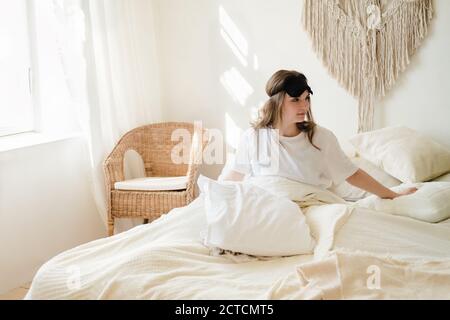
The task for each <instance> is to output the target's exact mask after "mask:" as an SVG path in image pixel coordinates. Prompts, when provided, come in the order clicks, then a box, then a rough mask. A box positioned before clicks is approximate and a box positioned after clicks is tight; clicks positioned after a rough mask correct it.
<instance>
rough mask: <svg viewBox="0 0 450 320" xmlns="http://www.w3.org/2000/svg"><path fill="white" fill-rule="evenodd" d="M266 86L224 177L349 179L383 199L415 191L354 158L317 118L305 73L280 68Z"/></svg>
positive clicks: (323, 183)
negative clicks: (381, 179)
mask: <svg viewBox="0 0 450 320" xmlns="http://www.w3.org/2000/svg"><path fill="white" fill-rule="evenodd" d="M266 92H267V94H268V95H269V97H270V98H269V99H268V100H267V102H266V103H265V105H264V106H263V108H262V111H261V113H260V117H259V119H258V120H257V121H256V122H255V123H253V128H250V129H248V130H247V131H245V132H244V134H243V136H242V138H241V142H240V144H239V147H238V150H237V152H236V158H235V161H234V163H233V165H232V166H231V170H230V171H229V172H228V174H226V175H225V177H224V180H234V181H240V180H242V179H243V178H244V177H245V175H247V174H250V175H253V176H261V175H278V176H283V177H286V178H289V179H293V180H296V181H300V182H303V183H308V184H312V185H316V186H320V187H323V188H329V187H331V185H332V184H333V183H334V184H335V185H338V184H340V183H341V182H343V181H344V180H345V181H347V182H348V183H350V184H352V185H353V186H355V187H358V188H361V189H363V190H366V191H368V192H370V193H373V194H375V195H377V196H379V197H380V198H383V199H394V198H396V197H399V196H402V195H407V194H411V193H414V192H415V191H417V189H416V188H409V189H407V190H405V191H403V192H401V193H396V192H394V191H392V190H390V189H388V188H386V187H384V186H383V185H382V184H380V183H378V182H377V181H376V180H375V179H373V178H372V177H371V176H370V175H368V174H367V173H366V172H365V171H363V170H361V169H359V168H358V167H357V166H356V165H355V164H353V162H351V161H350V159H349V158H348V157H347V156H346V155H345V153H344V152H343V151H342V149H341V148H340V146H339V143H338V141H337V139H336V136H335V135H334V134H333V133H332V132H331V131H330V130H328V129H326V128H323V127H321V126H318V125H316V124H315V123H314V119H313V116H312V112H311V108H310V96H311V95H312V94H313V91H312V90H311V88H310V87H309V86H308V83H307V79H306V77H305V76H304V75H303V74H301V73H299V72H297V71H287V70H279V71H277V72H276V73H275V74H274V75H273V76H272V77H271V78H270V79H269V81H268V82H267V85H266ZM261 150H263V151H264V150H265V151H266V152H267V153H266V154H263V153H264V152H261Z"/></svg>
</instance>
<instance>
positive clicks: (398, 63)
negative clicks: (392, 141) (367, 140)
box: [302, 0, 433, 132]
mask: <svg viewBox="0 0 450 320" xmlns="http://www.w3.org/2000/svg"><path fill="white" fill-rule="evenodd" d="M432 16H433V8H432V0H305V4H304V8H303V17H302V19H303V25H304V27H305V29H306V31H307V32H308V33H309V35H310V37H311V40H312V43H313V48H314V50H315V52H316V54H317V55H318V56H319V57H320V59H321V60H322V61H323V63H324V64H325V66H326V68H327V69H328V70H329V71H330V73H331V74H332V76H333V77H335V78H336V79H337V80H338V81H339V83H340V85H342V86H343V87H344V88H345V89H346V90H348V91H349V92H350V93H351V94H352V95H353V96H355V97H356V98H357V99H358V132H364V131H370V130H373V125H374V123H373V118H374V103H375V100H376V99H378V98H380V97H383V96H384V95H385V92H386V91H387V90H389V89H390V88H392V86H393V85H394V83H395V81H396V80H397V77H398V76H399V74H400V73H401V72H402V71H403V70H405V68H406V66H407V65H408V64H409V62H410V58H411V56H412V55H413V54H414V53H415V51H416V49H417V48H418V47H419V46H420V44H421V42H422V40H423V39H424V37H425V36H426V34H427V32H428V28H429V24H430V21H431V19H432Z"/></svg>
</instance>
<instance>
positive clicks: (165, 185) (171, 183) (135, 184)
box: [114, 176, 188, 191]
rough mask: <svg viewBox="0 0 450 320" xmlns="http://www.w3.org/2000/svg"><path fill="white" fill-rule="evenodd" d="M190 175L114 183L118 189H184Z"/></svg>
mask: <svg viewBox="0 0 450 320" xmlns="http://www.w3.org/2000/svg"><path fill="white" fill-rule="evenodd" d="M187 181H188V177H186V176H182V177H147V178H137V179H131V180H125V181H118V182H116V183H114V189H116V190H133V191H173V190H183V189H186V187H187Z"/></svg>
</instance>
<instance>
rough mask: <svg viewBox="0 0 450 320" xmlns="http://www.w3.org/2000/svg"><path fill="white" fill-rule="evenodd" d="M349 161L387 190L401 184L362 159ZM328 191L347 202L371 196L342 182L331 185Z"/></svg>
mask: <svg viewBox="0 0 450 320" xmlns="http://www.w3.org/2000/svg"><path fill="white" fill-rule="evenodd" d="M350 160H351V161H352V162H353V163H354V164H355V165H357V166H358V167H359V168H360V169H362V170H364V171H365V172H367V173H368V174H369V175H370V176H372V178H374V179H375V180H377V181H378V182H379V183H381V184H382V185H384V186H385V187H387V188H391V187H395V186H398V185H400V184H401V183H402V182H401V181H400V180H398V179H395V178H394V177H393V176H391V175H389V174H388V173H387V172H386V171H384V170H383V169H381V168H379V167H377V166H375V165H374V164H373V163H371V162H370V161H368V160H366V159H364V158H361V157H352V158H350ZM329 190H330V191H332V192H334V193H335V194H337V195H338V196H340V197H341V198H343V199H345V200H347V201H357V200H360V199H363V198H365V197H368V196H370V195H372V193H370V192H367V191H365V190H363V189H361V188H357V187H355V186H352V185H351V184H350V183H348V182H347V181H343V182H342V183H341V184H339V185H337V186H336V185H333V186H332V187H331V188H330V189H329Z"/></svg>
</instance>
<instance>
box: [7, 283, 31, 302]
mask: <svg viewBox="0 0 450 320" xmlns="http://www.w3.org/2000/svg"><path fill="white" fill-rule="evenodd" d="M30 284H31V283H27V284H24V285H21V286H20V287H18V288H16V289H14V290H11V291H10V292H8V293H5V294H0V300H22V299H23V297H25V295H26V294H27V292H28V290H29V289H30Z"/></svg>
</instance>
